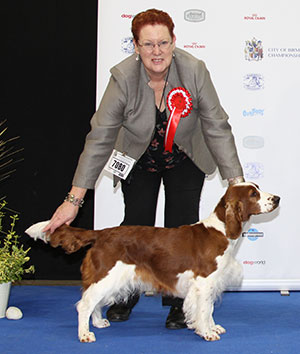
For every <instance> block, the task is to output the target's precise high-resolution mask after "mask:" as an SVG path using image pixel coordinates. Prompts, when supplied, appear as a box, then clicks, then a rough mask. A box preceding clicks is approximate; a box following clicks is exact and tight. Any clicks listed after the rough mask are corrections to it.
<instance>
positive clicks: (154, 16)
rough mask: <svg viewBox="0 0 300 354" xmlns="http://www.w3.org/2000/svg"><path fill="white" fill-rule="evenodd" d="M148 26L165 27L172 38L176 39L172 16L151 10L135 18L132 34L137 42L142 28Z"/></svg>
mask: <svg viewBox="0 0 300 354" xmlns="http://www.w3.org/2000/svg"><path fill="white" fill-rule="evenodd" d="M146 25H165V26H167V27H168V30H169V33H170V36H171V37H172V38H173V37H174V33H173V30H174V27H175V25H174V23H173V20H172V18H171V17H170V15H169V14H167V13H166V12H164V11H161V10H156V9H149V10H147V11H143V12H140V13H139V14H137V15H136V16H135V17H134V18H133V20H132V24H131V32H132V34H133V38H134V39H135V41H136V42H137V41H138V40H139V35H140V31H141V29H142V27H144V26H146Z"/></svg>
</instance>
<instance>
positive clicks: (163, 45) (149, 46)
mask: <svg viewBox="0 0 300 354" xmlns="http://www.w3.org/2000/svg"><path fill="white" fill-rule="evenodd" d="M172 43H173V42H171V41H161V42H159V43H152V42H149V41H145V42H142V43H138V44H139V46H140V47H143V48H144V49H145V51H146V52H148V53H151V52H153V50H154V48H155V46H158V48H159V49H160V50H168V49H169V48H170V46H171V44H172Z"/></svg>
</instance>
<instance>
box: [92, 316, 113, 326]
mask: <svg viewBox="0 0 300 354" xmlns="http://www.w3.org/2000/svg"><path fill="white" fill-rule="evenodd" d="M93 326H94V327H97V328H106V327H109V326H110V323H109V321H108V320H107V319H106V318H100V319H93Z"/></svg>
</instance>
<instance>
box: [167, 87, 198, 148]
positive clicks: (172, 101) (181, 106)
mask: <svg viewBox="0 0 300 354" xmlns="http://www.w3.org/2000/svg"><path fill="white" fill-rule="evenodd" d="M167 106H168V108H169V111H170V112H171V114H170V117H169V120H168V124H167V129H166V135H165V151H170V152H172V147H173V140H174V136H175V133H176V129H177V126H178V123H179V121H180V118H183V117H187V116H188V115H189V114H190V112H191V110H192V108H193V104H192V97H191V94H190V93H189V91H188V90H186V89H185V88H183V87H175V88H174V89H172V90H171V91H170V92H169V94H168V97H167Z"/></svg>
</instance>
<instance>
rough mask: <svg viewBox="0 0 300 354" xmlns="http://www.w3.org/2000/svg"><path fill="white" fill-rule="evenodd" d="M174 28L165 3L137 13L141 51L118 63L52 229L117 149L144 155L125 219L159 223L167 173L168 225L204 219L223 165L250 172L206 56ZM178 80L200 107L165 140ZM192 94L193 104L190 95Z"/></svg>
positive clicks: (126, 308) (227, 173)
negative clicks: (181, 43) (209, 182)
mask: <svg viewBox="0 0 300 354" xmlns="http://www.w3.org/2000/svg"><path fill="white" fill-rule="evenodd" d="M173 29H174V24H173V21H172V19H171V18H170V16H169V15H168V14H167V13H165V12H163V11H159V10H156V9H151V10H147V11H145V12H141V13H139V14H138V15H136V16H135V17H134V19H133V21H132V33H133V37H134V46H135V53H136V54H134V55H132V56H130V57H129V58H127V59H125V60H124V61H122V62H121V63H119V64H118V65H116V66H115V67H113V68H112V69H111V78H110V81H109V84H108V86H107V89H106V91H105V93H104V95H103V98H102V101H101V104H100V106H99V109H98V110H97V112H96V113H95V114H94V116H93V118H92V120H91V126H92V128H91V131H90V133H89V134H88V135H87V138H86V143H85V147H84V150H83V152H82V154H81V156H80V159H79V163H78V166H77V169H76V172H75V176H74V179H73V186H72V189H71V190H70V193H69V194H68V196H67V197H66V199H65V201H64V203H63V204H62V205H61V206H60V207H59V208H58V209H57V210H56V212H55V213H54V215H53V217H52V219H51V221H50V223H49V225H48V226H47V228H46V229H45V231H50V232H51V233H52V232H53V231H54V230H55V229H56V228H57V227H59V226H60V225H62V224H63V223H66V224H70V223H71V222H72V221H73V220H74V219H75V217H76V215H77V213H78V209H79V207H80V206H81V205H82V203H83V198H84V195H85V193H86V191H87V189H92V188H94V186H95V182H96V180H97V178H98V176H99V174H100V172H101V171H102V169H103V168H104V166H105V164H106V162H107V160H108V159H109V157H110V155H111V153H112V150H113V149H116V150H117V151H119V152H120V153H125V154H126V155H128V156H130V157H131V158H133V159H135V160H136V161H137V162H136V164H135V166H134V168H133V169H132V170H131V172H130V174H129V176H128V177H127V179H126V180H122V192H123V195H124V204H125V216H124V220H123V222H122V224H123V225H134V224H139V225H154V222H155V213H156V204H157V198H158V191H159V187H160V184H161V181H163V183H164V187H165V227H177V226H180V225H183V224H192V223H195V222H197V221H198V218H199V201H200V194H201V190H202V186H203V181H204V177H205V174H210V173H212V172H213V171H214V170H215V168H216V166H218V168H219V171H220V174H221V176H222V178H223V179H227V180H228V181H229V183H236V182H239V181H242V180H243V177H242V175H243V172H242V168H241V165H240V162H239V159H238V156H237V151H236V147H235V143H234V138H233V136H232V133H231V127H230V125H229V124H228V121H227V120H228V116H227V115H226V113H225V112H224V110H223V109H222V107H221V105H220V102H219V99H218V97H217V94H216V92H215V89H214V87H213V84H212V82H211V79H210V76H209V73H208V71H207V69H206V67H205V64H204V63H203V62H202V61H200V60H198V59H196V58H195V57H193V56H192V55H190V54H188V53H187V52H185V51H183V50H180V49H177V48H175V43H176V37H175V35H174V33H173ZM174 88H179V90H180V92H181V93H180V94H182V92H187V96H188V97H190V98H191V100H192V110H191V105H190V106H189V110H188V116H187V117H186V118H181V119H180V121H179V123H178V126H177V129H176V124H175V126H173V127H172V129H173V131H174V129H175V130H176V134H175V137H174V141H173V138H172V136H171V134H170V136H171V137H170V136H169V137H167V138H166V141H165V142H164V138H165V137H166V129H167V119H168V118H169V115H170V111H169V109H167V108H166V102H167V99H168V94H169V93H170V91H172V89H174ZM189 95H190V96H189ZM169 102H171V101H169ZM184 102H185V104H186V105H188V102H190V101H184ZM176 104H177V103H176V102H175V103H174V105H176ZM179 105H180V104H179ZM169 108H170V107H169ZM179 108H180V107H179ZM179 108H178V109H179ZM186 108H187V107H186ZM171 109H174V107H173V108H172V107H171ZM181 110H182V107H181ZM175 111H176V110H175ZM177 114H178V112H177ZM180 114H181V111H180V113H179V117H180ZM168 129H169V128H168ZM167 145H168V146H167ZM117 181H118V178H115V182H117ZM137 300H138V296H132V297H131V299H130V300H129V301H128V302H127V303H121V304H116V305H113V306H112V307H111V308H110V309H109V310H108V312H107V317H108V319H109V320H111V321H124V320H127V319H128V317H129V315H130V312H131V309H132V307H133V306H134V305H135V303H136V302H137ZM163 303H164V305H170V306H171V309H170V313H169V316H168V318H167V322H166V326H167V328H171V329H177V328H184V327H185V323H184V315H183V313H182V299H175V298H163Z"/></svg>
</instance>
